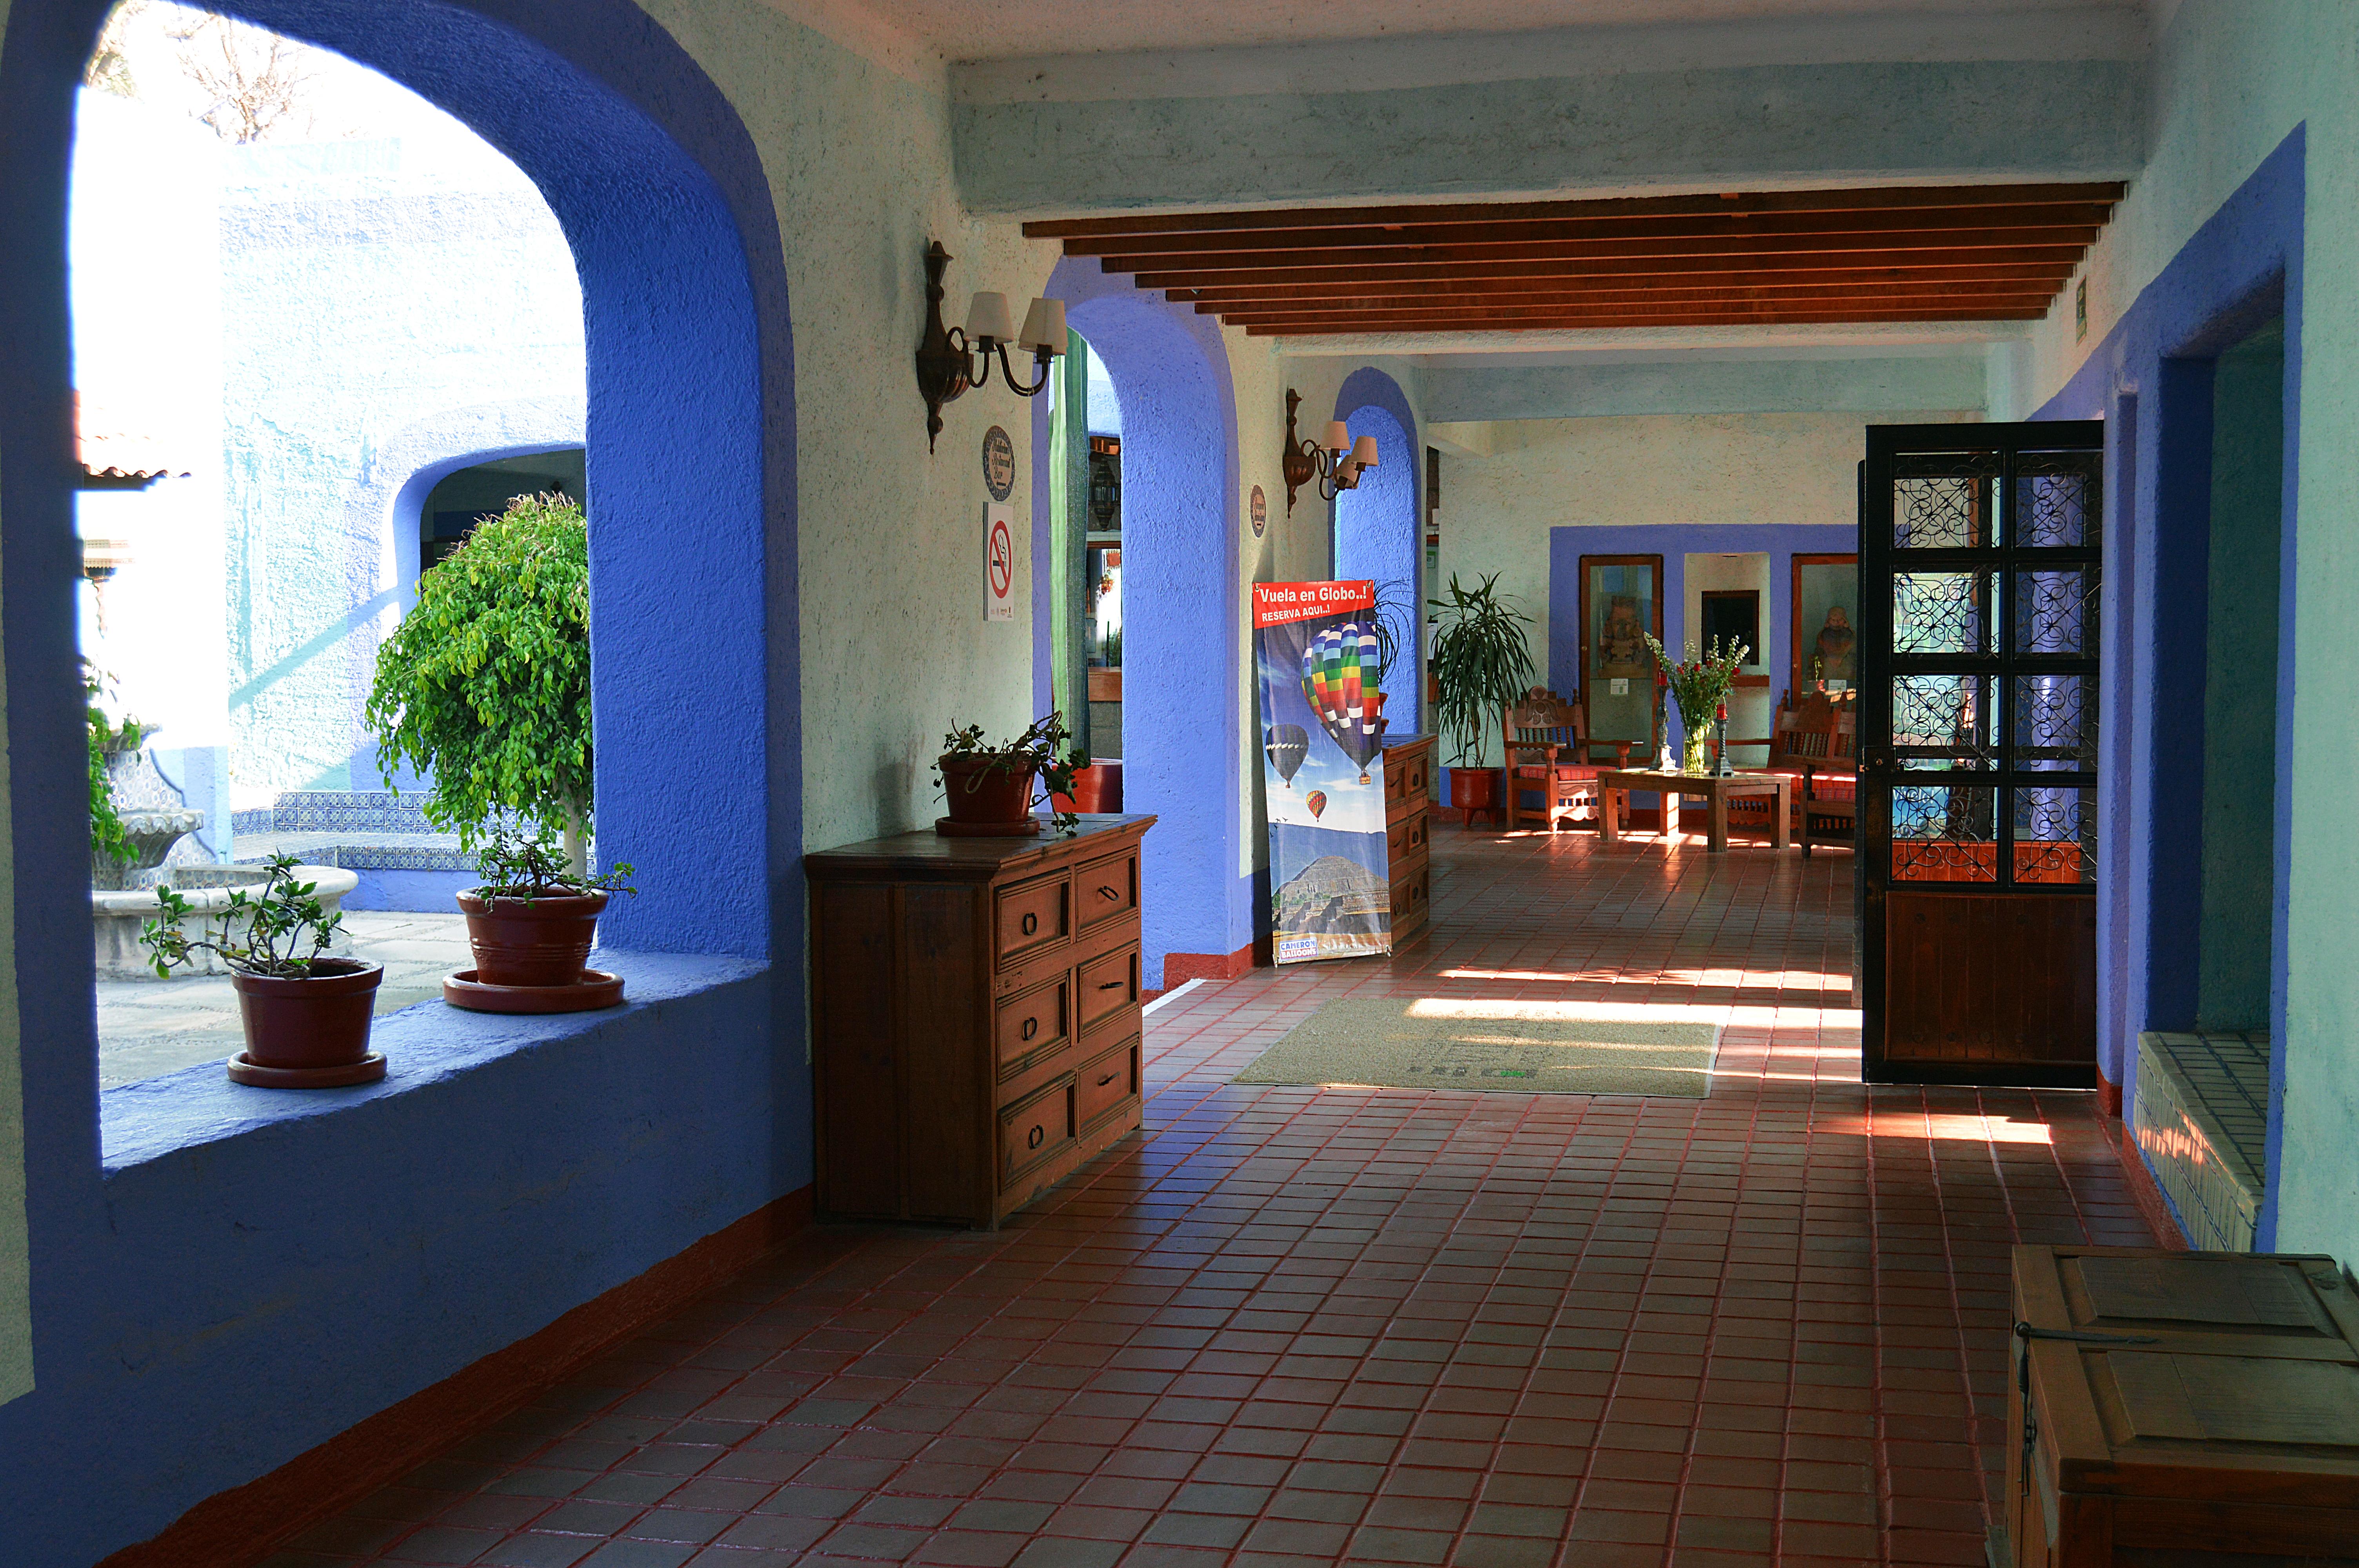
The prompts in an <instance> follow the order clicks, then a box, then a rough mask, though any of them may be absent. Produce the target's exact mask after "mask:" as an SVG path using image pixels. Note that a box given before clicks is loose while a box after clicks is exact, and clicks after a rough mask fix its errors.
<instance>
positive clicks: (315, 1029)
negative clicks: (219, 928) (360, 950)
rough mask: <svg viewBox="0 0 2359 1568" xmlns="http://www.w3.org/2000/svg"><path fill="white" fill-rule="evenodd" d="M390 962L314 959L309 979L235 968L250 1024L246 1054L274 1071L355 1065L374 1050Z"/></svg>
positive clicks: (240, 1006)
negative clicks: (381, 986) (374, 1027)
mask: <svg viewBox="0 0 2359 1568" xmlns="http://www.w3.org/2000/svg"><path fill="white" fill-rule="evenodd" d="M383 979H385V967H384V966H383V965H381V964H372V963H368V962H365V961H364V960H362V959H359V958H314V959H312V960H311V973H310V977H309V978H307V979H279V978H277V976H274V975H248V974H243V973H240V972H239V971H237V970H234V969H233V970H231V971H230V977H229V983H230V985H231V986H232V987H233V988H234V989H235V990H236V991H237V1010H238V1012H239V1014H240V1016H241V1017H242V1019H243V1021H244V1022H245V1056H246V1060H247V1061H248V1062H250V1063H251V1064H252V1065H254V1066H256V1067H260V1068H263V1069H266V1071H271V1072H288V1071H290V1070H291V1071H293V1072H297V1073H318V1072H321V1071H322V1070H327V1069H335V1068H351V1067H355V1066H357V1065H359V1064H361V1063H362V1062H364V1061H365V1060H366V1059H367V1057H368V1054H369V1048H368V1040H369V1022H370V1021H371V1019H372V1018H373V1017H374V1016H375V1011H376V988H377V985H378V982H380V981H382V980H383Z"/></svg>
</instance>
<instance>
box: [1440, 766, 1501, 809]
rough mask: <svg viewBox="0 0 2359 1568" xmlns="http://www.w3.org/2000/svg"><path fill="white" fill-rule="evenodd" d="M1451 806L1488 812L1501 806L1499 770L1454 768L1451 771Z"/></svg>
mask: <svg viewBox="0 0 2359 1568" xmlns="http://www.w3.org/2000/svg"><path fill="white" fill-rule="evenodd" d="M1450 804H1451V806H1453V807H1456V808H1459V809H1462V810H1468V811H1484V810H1488V809H1490V808H1491V807H1494V806H1497V805H1498V804H1499V770H1498V769H1496V768H1452V769H1451V770H1450Z"/></svg>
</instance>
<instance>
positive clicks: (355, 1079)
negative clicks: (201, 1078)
mask: <svg viewBox="0 0 2359 1568" xmlns="http://www.w3.org/2000/svg"><path fill="white" fill-rule="evenodd" d="M384 1076H385V1053H384V1052H382V1051H372V1052H370V1053H369V1054H367V1055H365V1056H363V1057H362V1058H361V1059H360V1060H359V1061H357V1062H345V1063H342V1064H340V1065H336V1066H333V1067H266V1066H264V1065H262V1064H261V1063H259V1062H255V1061H252V1060H249V1059H248V1058H247V1056H246V1054H245V1052H243V1051H240V1052H239V1053H238V1054H236V1055H234V1056H232V1057H231V1058H230V1059H229V1081H230V1082H231V1083H234V1084H245V1085H248V1086H250V1087H254V1088H258V1089H342V1088H350V1087H352V1086H353V1085H354V1084H373V1083H375V1082H376V1081H377V1080H378V1079H379V1078H382V1077H384Z"/></svg>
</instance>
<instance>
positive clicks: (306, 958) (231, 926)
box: [139, 854, 344, 980]
mask: <svg viewBox="0 0 2359 1568" xmlns="http://www.w3.org/2000/svg"><path fill="white" fill-rule="evenodd" d="M263 864H264V865H265V867H266V869H267V871H268V874H267V875H266V877H265V878H264V879H263V883H262V886H261V888H260V889H259V890H258V891H255V892H248V891H247V890H246V889H245V888H237V889H234V890H233V891H232V892H231V893H230V895H229V903H227V904H225V905H224V906H223V908H222V911H221V913H220V914H218V915H216V916H215V917H214V918H213V919H212V920H210V921H208V922H206V924H205V926H204V934H203V935H201V936H193V937H192V936H190V935H189V934H188V932H186V931H185V930H183V929H182V928H181V925H180V923H181V922H182V921H183V920H184V919H186V918H187V917H188V914H189V910H190V905H189V901H188V900H187V899H185V898H182V897H181V896H180V895H179V893H177V892H173V891H172V889H171V888H170V886H169V885H165V886H161V887H158V889H157V890H156V903H157V915H156V918H155V919H153V920H151V921H149V922H147V925H143V926H141V927H140V929H139V945H140V946H143V947H145V948H147V954H148V957H149V958H150V959H151V960H153V962H154V963H155V966H156V974H157V976H158V979H163V978H168V977H169V975H170V974H171V972H172V970H173V969H174V968H177V967H178V966H179V965H182V964H187V963H191V962H194V960H195V957H196V955H197V954H199V953H201V952H203V953H212V954H213V955H214V956H216V957H219V958H220V959H221V960H222V962H223V963H225V964H227V965H228V966H229V967H230V968H233V969H236V970H238V971H240V972H241V973H244V974H248V975H268V976H271V977H272V978H274V979H287V980H299V979H309V978H310V973H311V965H312V962H313V960H315V959H317V958H318V957H320V956H321V954H323V953H325V952H326V951H327V950H328V948H329V947H330V946H332V945H333V943H334V942H335V940H336V935H337V933H338V932H340V931H341V930H342V928H343V924H344V915H343V911H342V910H330V909H329V908H327V907H326V906H325V905H324V904H322V903H321V902H320V900H319V896H318V895H319V891H320V889H319V884H318V883H317V882H299V881H296V880H295V868H296V864H297V862H296V860H295V857H294V856H292V855H286V854H280V855H273V856H272V857H271V858H270V859H269V860H266V861H265V862H263Z"/></svg>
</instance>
